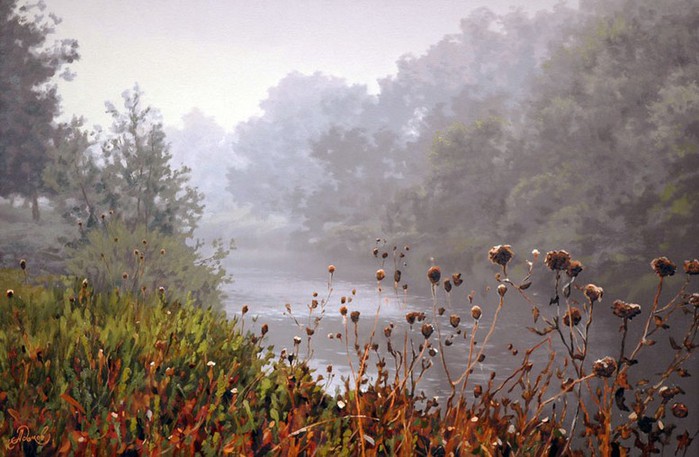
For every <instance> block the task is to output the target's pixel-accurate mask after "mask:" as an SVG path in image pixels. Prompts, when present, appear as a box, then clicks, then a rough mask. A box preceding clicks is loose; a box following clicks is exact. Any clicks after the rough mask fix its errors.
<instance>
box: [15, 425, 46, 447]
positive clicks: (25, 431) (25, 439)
mask: <svg viewBox="0 0 699 457" xmlns="http://www.w3.org/2000/svg"><path fill="white" fill-rule="evenodd" d="M32 441H34V442H35V443H36V444H38V445H39V446H44V445H46V444H48V443H49V441H51V434H50V433H49V427H48V426H46V427H44V428H43V429H41V432H40V433H37V434H35V435H32V432H31V430H29V427H28V426H26V425H20V426H19V427H18V428H17V435H16V436H13V437H12V438H10V443H9V444H8V445H7V447H8V449H14V448H15V447H16V446H21V445H22V443H30V442H32Z"/></svg>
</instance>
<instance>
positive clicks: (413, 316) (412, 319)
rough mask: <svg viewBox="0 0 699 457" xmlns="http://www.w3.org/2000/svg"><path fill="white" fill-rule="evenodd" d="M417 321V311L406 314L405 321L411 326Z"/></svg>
mask: <svg viewBox="0 0 699 457" xmlns="http://www.w3.org/2000/svg"><path fill="white" fill-rule="evenodd" d="M415 319H417V313H416V312H415V311H410V312H409V313H406V315H405V320H406V322H408V324H409V325H413V324H414V323H415Z"/></svg>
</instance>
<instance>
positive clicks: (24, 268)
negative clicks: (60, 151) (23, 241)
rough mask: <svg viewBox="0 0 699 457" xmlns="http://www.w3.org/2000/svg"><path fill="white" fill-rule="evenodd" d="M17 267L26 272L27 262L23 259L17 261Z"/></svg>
mask: <svg viewBox="0 0 699 457" xmlns="http://www.w3.org/2000/svg"><path fill="white" fill-rule="evenodd" d="M19 267H20V268H21V269H22V270H26V269H27V261H26V260H25V259H19Z"/></svg>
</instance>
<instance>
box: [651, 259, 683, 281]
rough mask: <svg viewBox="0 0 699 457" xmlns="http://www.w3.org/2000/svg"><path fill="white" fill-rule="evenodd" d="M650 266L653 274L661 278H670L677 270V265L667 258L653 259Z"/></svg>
mask: <svg viewBox="0 0 699 457" xmlns="http://www.w3.org/2000/svg"><path fill="white" fill-rule="evenodd" d="M650 266H651V267H652V268H653V270H655V274H657V275H658V276H659V277H661V278H664V277H665V276H672V275H674V274H675V270H677V265H675V264H674V263H672V262H671V261H670V259H668V258H667V257H658V258H656V259H653V261H652V262H651V263H650Z"/></svg>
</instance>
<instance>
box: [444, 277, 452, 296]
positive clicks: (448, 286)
mask: <svg viewBox="0 0 699 457" xmlns="http://www.w3.org/2000/svg"><path fill="white" fill-rule="evenodd" d="M443 284H444V290H445V291H446V292H447V293H449V292H451V281H450V280H449V279H445V280H444V283H443Z"/></svg>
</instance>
